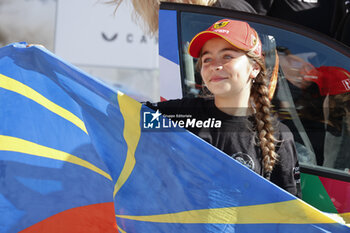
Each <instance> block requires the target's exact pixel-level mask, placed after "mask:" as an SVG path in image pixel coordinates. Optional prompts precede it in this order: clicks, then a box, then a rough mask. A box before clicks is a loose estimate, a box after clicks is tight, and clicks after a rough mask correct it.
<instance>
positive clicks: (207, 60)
mask: <svg viewBox="0 0 350 233" xmlns="http://www.w3.org/2000/svg"><path fill="white" fill-rule="evenodd" d="M210 61H211V58H204V59H203V60H202V62H203V63H208V62H210Z"/></svg>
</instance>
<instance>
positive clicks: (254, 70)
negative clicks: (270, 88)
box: [250, 62, 261, 78]
mask: <svg viewBox="0 0 350 233" xmlns="http://www.w3.org/2000/svg"><path fill="white" fill-rule="evenodd" d="M260 70H261V67H260V66H259V65H258V63H256V62H254V63H253V64H252V71H251V72H250V78H256V76H258V74H259V73H260Z"/></svg>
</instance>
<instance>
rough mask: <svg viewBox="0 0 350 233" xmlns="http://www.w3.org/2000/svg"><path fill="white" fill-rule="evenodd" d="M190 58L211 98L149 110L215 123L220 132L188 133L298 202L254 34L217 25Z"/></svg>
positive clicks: (234, 25) (287, 142)
mask: <svg viewBox="0 0 350 233" xmlns="http://www.w3.org/2000/svg"><path fill="white" fill-rule="evenodd" d="M188 53H189V54H190V55H191V56H192V57H194V58H198V64H197V68H198V70H199V72H200V75H201V77H202V79H203V82H204V84H205V86H206V87H207V88H208V89H209V91H210V92H211V93H212V97H213V98H191V99H190V98H184V99H178V100H169V101H166V102H160V103H157V104H151V103H147V105H148V106H149V107H151V108H153V109H157V110H159V111H160V112H162V113H163V114H167V115H175V116H176V115H190V116H191V118H192V119H195V120H200V121H205V120H207V119H216V120H219V121H220V122H221V125H220V127H219V128H218V127H187V129H188V130H190V131H192V132H193V133H195V134H196V135H198V136H199V137H201V138H202V139H204V140H205V141H207V142H208V143H210V144H212V145H213V146H215V147H217V148H218V149H220V150H222V151H223V152H225V153H226V154H228V155H229V156H231V157H232V158H234V159H236V160H237V161H239V162H241V163H242V164H243V165H245V166H247V167H249V168H250V169H252V170H253V171H255V172H256V173H258V174H260V175H262V176H264V177H265V178H267V179H269V180H271V181H272V182H273V183H275V184H276V185H278V186H280V187H281V188H283V189H285V190H287V191H289V192H290V193H292V194H293V195H296V196H300V181H299V164H298V160H297V155H296V150H295V145H294V140H293V136H292V134H291V132H290V131H289V129H288V128H287V127H286V126H285V125H283V124H281V123H278V124H277V122H276V121H275V120H274V119H272V117H271V114H270V105H271V104H270V100H269V98H268V87H267V84H266V83H267V76H266V68H265V63H264V57H263V54H262V48H261V41H260V39H259V36H258V34H257V32H256V31H255V30H254V29H253V28H251V27H250V26H249V24H248V23H246V22H243V21H237V20H229V19H223V20H219V21H217V22H216V23H214V24H213V25H212V26H210V27H209V28H208V29H207V30H204V31H202V32H199V33H198V34H197V35H195V36H194V38H193V39H192V40H191V42H190V44H189V46H188ZM173 120H174V121H178V120H179V119H176V118H174V119H173ZM248 165H249V166H248Z"/></svg>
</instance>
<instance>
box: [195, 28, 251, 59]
mask: <svg viewBox="0 0 350 233" xmlns="http://www.w3.org/2000/svg"><path fill="white" fill-rule="evenodd" d="M216 37H218V38H222V39H224V40H226V41H227V42H228V43H230V44H231V45H232V46H234V47H236V48H238V49H240V50H243V51H247V49H244V45H238V44H240V43H238V42H237V43H236V44H235V43H233V41H230V40H229V39H228V38H226V37H224V36H223V35H221V34H219V33H216V32H213V31H203V32H200V33H198V34H197V35H196V36H195V37H194V38H193V39H192V40H191V42H190V44H189V46H188V53H189V54H190V55H191V56H192V57H194V58H199V56H200V52H201V50H202V47H203V45H204V44H205V43H206V42H207V41H208V40H210V39H213V38H216Z"/></svg>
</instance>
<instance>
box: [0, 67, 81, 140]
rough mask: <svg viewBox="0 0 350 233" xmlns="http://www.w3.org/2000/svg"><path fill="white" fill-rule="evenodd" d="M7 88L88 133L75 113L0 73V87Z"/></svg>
mask: <svg viewBox="0 0 350 233" xmlns="http://www.w3.org/2000/svg"><path fill="white" fill-rule="evenodd" d="M1 87H2V88H4V89H7V90H9V91H13V92H16V93H18V94H20V95H23V96H25V97H27V98H28V99H31V100H33V101H34V102H36V103H38V104H40V105H41V106H43V107H44V108H46V109H48V110H50V111H51V112H53V113H55V114H57V115H59V116H60V117H62V118H64V119H66V120H67V121H70V122H71V123H73V124H74V125H76V126H77V127H79V128H80V129H81V130H83V131H84V132H85V133H86V134H87V133H88V132H87V130H86V127H85V124H84V122H83V121H82V120H80V119H79V117H77V116H76V115H74V114H73V113H71V112H70V111H68V110H66V109H64V108H62V107H61V106H59V105H57V104H55V103H54V102H52V101H51V100H49V99H47V98H46V97H44V96H43V95H41V94H40V93H39V92H37V91H35V90H34V89H32V88H31V87H28V86H27V85H24V84H23V83H21V82H19V81H17V80H15V79H12V78H10V77H7V76H5V75H2V74H0V88H1Z"/></svg>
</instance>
